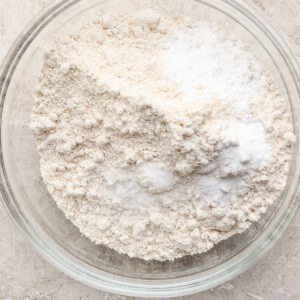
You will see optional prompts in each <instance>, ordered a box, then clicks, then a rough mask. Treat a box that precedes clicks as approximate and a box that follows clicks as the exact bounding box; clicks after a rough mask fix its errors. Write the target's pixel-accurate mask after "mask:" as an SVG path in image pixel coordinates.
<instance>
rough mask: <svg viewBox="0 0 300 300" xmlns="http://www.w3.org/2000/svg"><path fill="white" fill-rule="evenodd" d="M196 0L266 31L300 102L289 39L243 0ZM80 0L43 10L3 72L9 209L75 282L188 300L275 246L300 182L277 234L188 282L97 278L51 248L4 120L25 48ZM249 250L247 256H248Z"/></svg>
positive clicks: (2, 179)
mask: <svg viewBox="0 0 300 300" xmlns="http://www.w3.org/2000/svg"><path fill="white" fill-rule="evenodd" d="M194 1H196V2H200V3H203V4H206V5H208V6H211V7H213V8H215V9H218V10H219V7H218V5H223V6H224V7H225V8H224V10H223V11H222V12H223V13H224V12H225V13H226V9H228V10H231V11H232V12H231V13H230V15H229V16H230V17H231V18H233V19H236V18H237V19H238V15H243V16H244V17H246V18H247V19H248V20H249V21H250V22H252V23H253V24H255V25H256V26H257V28H259V29H260V30H261V32H262V33H264V35H265V36H266V37H268V39H269V41H270V42H271V43H272V44H273V45H274V46H275V47H276V49H277V50H278V52H279V53H280V55H281V56H282V58H283V59H284V61H285V63H286V65H287V67H288V69H289V72H290V74H291V76H292V77H293V80H294V84H295V87H296V90H297V95H298V99H299V98H300V71H299V65H298V62H297V59H296V58H295V56H294V55H293V53H292V51H291V50H290V48H289V46H288V45H287V44H286V43H285V42H284V40H283V39H282V38H281V37H280V36H279V35H278V33H277V32H276V31H275V30H274V29H273V28H272V27H271V26H270V25H269V24H268V23H267V22H266V21H265V20H264V18H263V17H262V16H260V15H259V14H258V13H257V11H256V10H255V9H254V8H252V7H251V6H250V5H248V4H246V3H245V2H243V1H239V0H217V1H212V0H194ZM80 2H84V0H55V1H54V2H53V3H51V4H50V5H49V6H48V7H46V8H45V9H44V10H42V11H41V12H40V13H39V14H38V15H37V16H36V17H35V18H34V19H33V20H32V21H31V22H30V23H29V24H28V25H27V26H26V27H25V29H24V30H23V31H22V32H21V33H20V35H19V36H18V38H17V39H16V41H15V42H14V43H13V45H12V47H11V48H10V50H9V52H8V54H7V55H6V57H5V59H4V61H3V63H2V66H1V68H0V97H1V98H0V100H1V102H0V122H1V124H0V128H1V135H0V192H1V200H2V203H3V206H4V207H5V209H6V211H7V213H8V215H9V216H10V217H11V219H12V220H13V221H14V223H15V224H16V225H17V227H18V228H19V229H20V230H21V231H22V232H23V233H24V235H25V236H27V238H28V239H29V240H30V242H31V244H32V245H33V246H34V248H35V249H36V250H37V251H38V252H39V253H40V254H41V255H42V256H43V257H45V258H46V259H47V260H48V261H49V262H50V263H52V264H53V265H54V266H56V267H57V268H58V269H59V270H61V271H62V272H64V273H66V274H67V275H69V276H71V277H73V278H74V279H76V280H78V281H81V282H82V283H84V284H87V285H89V286H92V287H95V288H98V289H101V290H103V291H107V292H112V293H118V294H123V295H128V296H139V297H174V296H183V295H188V294H192V293H196V292H200V291H204V290H206V289H210V288H213V287H215V286H217V285H219V284H222V283H224V282H226V281H228V280H230V279H232V278H234V277H235V276H237V275H239V274H241V273H242V272H244V271H245V270H247V269H249V268H250V267H251V266H253V265H254V264H255V263H256V262H257V260H258V259H259V258H261V257H262V256H263V255H264V254H265V253H266V252H267V251H268V250H269V249H270V248H271V247H272V246H273V245H274V244H275V242H276V241H277V240H278V238H279V237H280V236H281V235H282V233H283V232H284V231H285V229H286V228H287V227H288V225H289V224H290V222H291V220H292V218H293V216H294V215H295V213H296V210H297V207H298V205H299V199H298V196H299V191H300V184H298V186H297V188H296V189H295V192H294V195H293V197H292V199H291V201H290V203H289V205H288V206H287V207H286V210H285V211H284V212H283V213H282V216H281V217H280V218H277V219H276V220H272V222H270V224H269V225H268V227H270V226H271V224H272V226H271V227H272V232H266V230H265V231H264V232H263V234H262V235H261V236H259V237H258V238H257V239H256V240H255V241H256V244H255V245H253V244H251V245H249V246H248V247H247V248H246V249H243V250H242V251H241V252H240V253H238V254H237V255H236V256H234V257H232V258H230V259H229V260H228V261H226V262H224V263H222V264H221V265H222V268H219V270H217V271H215V272H214V273H213V274H211V275H209V274H208V275H205V276H202V277H201V276H199V275H200V274H196V275H191V276H187V277H185V278H184V281H182V282H177V283H173V282H170V281H169V282H168V280H161V279H160V280H143V279H141V280H140V281H139V282H137V281H136V280H131V279H129V278H127V277H122V276H115V275H112V274H109V273H107V272H102V274H100V275H98V274H95V273H94V272H92V271H91V270H87V269H86V268H84V266H82V265H79V264H78V263H76V261H72V260H70V259H67V258H66V257H65V256H64V255H63V254H62V253H60V252H58V251H56V249H54V248H53V247H51V245H50V244H49V243H48V242H47V241H46V240H45V239H43V238H42V237H41V236H40V235H39V234H38V232H37V231H36V230H35V229H34V227H33V226H32V224H30V220H28V219H27V218H26V217H25V215H24V214H23V213H22V211H21V210H20V208H19V206H18V202H17V200H16V199H15V196H14V193H13V190H12V188H11V186H10V183H9V180H8V177H7V174H6V169H5V165H4V159H3V152H2V128H3V126H2V122H3V118H2V116H3V107H4V103H5V98H6V93H7V90H8V88H9V84H10V80H11V78H12V76H13V73H14V71H15V69H16V67H17V65H18V62H19V61H20V60H21V58H22V55H23V54H24V53H25V51H26V49H27V48H28V47H30V44H31V42H32V41H33V40H34V38H35V37H36V36H37V35H38V34H39V33H40V31H42V30H43V29H44V28H45V27H46V26H47V25H48V24H49V23H50V22H51V21H52V20H54V19H55V17H56V16H58V15H60V14H61V13H62V12H64V11H65V10H66V9H68V8H70V7H72V6H73V5H75V4H78V3H80ZM299 182H300V180H299V178H298V183H299ZM246 250H247V253H246V252H245V251H246ZM246 254H247V255H246Z"/></svg>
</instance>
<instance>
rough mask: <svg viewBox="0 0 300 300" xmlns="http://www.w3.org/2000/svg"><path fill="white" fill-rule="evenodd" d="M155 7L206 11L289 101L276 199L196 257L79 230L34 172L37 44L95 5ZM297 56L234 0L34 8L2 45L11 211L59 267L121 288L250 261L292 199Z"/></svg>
mask: <svg viewBox="0 0 300 300" xmlns="http://www.w3.org/2000/svg"><path fill="white" fill-rule="evenodd" d="M146 7H147V8H149V7H151V8H155V9H157V10H159V11H160V12H161V13H173V14H174V13H177V14H184V15H188V16H190V17H197V18H206V17H208V18H212V19H214V20H215V21H216V22H218V23H220V25H221V26H224V27H226V28H227V30H230V31H234V32H235V33H236V34H237V35H238V36H239V38H241V39H242V40H244V41H246V42H247V43H248V44H249V45H251V48H252V51H254V52H255V53H256V55H257V57H258V58H259V59H260V61H261V62H262V63H263V64H264V65H265V66H266V67H267V68H268V69H270V70H271V72H272V74H273V76H274V77H275V79H276V80H277V82H278V84H279V85H280V87H281V90H282V94H283V96H284V97H285V98H286V99H287V101H288V102H289V103H290V108H291V112H292V120H291V121H292V122H293V124H294V128H295V133H296V135H297V143H296V145H295V149H294V154H293V160H292V164H291V168H290V175H289V179H288V184H287V187H286V189H285V191H284V192H283V194H282V196H281V197H280V199H278V201H277V202H276V203H275V204H274V205H273V206H272V207H271V208H270V209H269V210H268V212H267V213H266V214H265V215H264V216H263V217H262V218H261V220H260V221H259V222H257V223H255V224H253V225H252V226H251V228H250V229H249V230H248V231H246V232H245V233H244V234H240V235H236V236H234V237H233V238H231V239H229V240H227V241H224V242H222V243H220V244H219V245H217V246H216V247H215V248H213V249H212V250H211V251H209V252H208V253H205V254H201V255H195V256H187V257H184V258H182V259H179V260H176V261H174V262H165V263H159V262H145V261H142V260H139V259H130V258H129V257H127V256H124V255H120V254H118V253H116V252H115V251H113V250H110V249H108V248H106V247H102V246H97V245H95V244H93V243H91V242H90V241H89V240H88V239H86V238H85V237H83V236H82V235H81V234H80V233H79V231H78V229H77V228H76V227H75V226H74V225H72V224H71V222H69V221H68V220H66V219H65V217H64V215H63V213H62V212H61V211H60V210H59V209H58V208H57V207H56V204H55V203H54V201H53V200H52V198H51V197H50V195H49V194H48V192H47V190H46V188H45V186H44V184H43V182H42V179H41V176H40V172H39V157H38V155H37V151H36V146H35V141H34V138H33V136H32V134H31V131H30V129H29V127H28V123H29V115H30V111H31V105H32V94H33V88H34V86H35V85H36V83H37V78H36V77H37V75H38V73H39V70H40V68H41V64H42V57H43V52H44V50H45V49H46V48H47V47H48V46H49V45H51V42H52V41H53V39H54V38H55V37H57V36H59V35H60V34H61V33H62V32H65V31H68V30H71V29H72V28H73V27H74V26H76V24H78V23H79V22H83V21H84V20H85V19H86V20H90V19H91V16H93V15H94V13H95V11H96V10H101V11H102V12H106V11H114V12H124V11H131V12H132V11H135V10H138V9H141V8H146ZM299 78H300V77H299V69H298V66H297V62H296V60H295V58H294V56H293V54H292V53H291V51H290V50H289V48H288V46H287V45H286V44H285V43H284V42H283V40H282V39H281V38H280V37H279V36H278V34H277V33H276V32H275V31H274V30H273V29H272V28H271V27H270V26H269V25H268V24H267V23H266V22H265V21H264V20H263V19H262V18H261V17H259V16H258V15H257V13H256V12H255V11H254V10H253V9H251V8H250V7H248V6H247V5H245V4H243V3H242V1H239V0H201V1H196V0H176V1H174V0H151V1H143V0H140V1H139V0H112V1H103V0H61V1H55V2H54V3H53V4H52V5H51V6H49V7H48V8H47V9H46V10H44V11H43V12H42V13H41V14H40V15H39V16H37V17H36V18H35V19H34V20H33V21H32V22H31V23H30V24H29V25H28V26H27V27H26V28H25V29H24V31H23V32H22V34H21V35H20V36H19V38H18V39H17V41H16V42H15V43H14V45H13V47H12V48H11V50H10V52H9V53H8V55H7V57H6V59H5V61H4V63H3V65H2V68H1V79H0V88H1V92H0V96H1V154H0V160H1V177H0V180H1V193H2V201H3V204H4V206H5V207H6V209H7V211H8V213H9V214H10V215H11V217H12V219H13V220H14V221H15V223H16V224H17V225H18V227H19V228H20V229H21V230H22V231H23V232H24V234H25V235H26V236H27V237H28V238H29V240H30V241H31V242H32V244H33V245H34V246H35V248H36V249H37V250H38V251H39V252H40V253H41V254H42V255H43V256H44V257H45V258H46V259H48V260H49V261H50V262H52V263H53V264H54V265H55V266H57V268H59V269H60V270H61V271H63V272H64V273H66V274H68V275H70V276H72V277H74V278H75V279H78V280H80V281H82V282H83V283H86V284H88V285H90V286H93V287H96V288H99V289H102V290H105V291H109V292H113V293H119V294H124V295H132V296H140V297H171V296H180V295H186V294H191V293H195V292H199V291H203V290H205V289H209V288H212V287H214V286H216V285H218V284H221V283H223V282H225V281H227V280H229V279H231V278H233V277H234V276H236V275H238V274H240V273H241V272H243V271H245V270H246V269H247V268H249V267H250V266H252V265H253V264H254V263H255V262H256V261H257V260H258V258H260V257H261V256H262V255H263V254H264V253H265V252H266V251H267V250H268V249H269V248H270V247H271V246H272V245H273V244H274V243H275V241H276V240H277V239H278V238H279V237H280V235H281V234H282V233H283V231H284V229H286V227H287V226H288V224H289V223H290V221H291V219H292V217H293V215H294V213H295V211H296V209H297V205H298V202H299V201H298V189H299V180H300V176H299V175H300V172H299V171H300V170H299V166H300V162H299V157H300V156H299V139H298V137H299V132H298V130H299V128H298V127H299V126H298V122H299V117H300V110H299V95H300V84H299V83H300V81H299Z"/></svg>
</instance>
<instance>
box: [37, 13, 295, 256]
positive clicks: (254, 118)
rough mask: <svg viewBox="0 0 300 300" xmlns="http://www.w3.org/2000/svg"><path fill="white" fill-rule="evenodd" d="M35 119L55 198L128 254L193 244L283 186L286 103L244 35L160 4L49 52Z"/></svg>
mask: <svg viewBox="0 0 300 300" xmlns="http://www.w3.org/2000/svg"><path fill="white" fill-rule="evenodd" d="M39 81H40V85H39V86H38V88H37V91H36V94H35V101H34V107H33V113H32V122H31V128H32V130H33V132H34V134H35V136H36V139H37V144H38V151H39V154H40V157H41V172H42V176H43V179H44V182H45V184H46V185H47V188H48V190H49V192H50V194H51V195H52V197H53V198H54V200H55V201H56V203H57V205H58V207H59V208H60V209H61V210H62V211H63V212H64V213H65V215H66V217H67V218H68V219H70V220H71V221H72V222H73V223H74V224H75V225H76V226H77V227H78V228H79V229H80V231H81V233H82V234H84V235H85V236H87V237H88V238H89V239H91V241H93V242H95V243H97V244H104V245H106V246H108V247H110V248H112V249H115V250H116V251H118V252H120V253H124V254H127V255H129V256H130V257H139V258H142V259H144V260H151V259H155V260H160V261H163V260H174V259H176V258H180V257H182V256H184V255H190V254H196V253H203V252H206V251H208V250H210V249H211V248H213V247H214V245H215V244H216V243H218V242H220V241H221V240H224V239H226V238H228V237H230V236H232V235H234V234H236V233H240V232H243V231H244V230H246V229H247V228H248V227H249V226H250V225H251V223H252V222H255V221H258V220H259V218H260V215H261V214H263V213H265V212H266V210H267V207H268V206H270V205H271V204H272V203H273V202H274V201H275V200H276V198H277V197H278V196H279V195H280V193H281V192H282V190H283V189H284V187H285V184H286V179H287V174H288V170H289V162H290V159H291V153H292V144H293V143H294V142H295V136H294V134H293V128H292V125H291V124H290V122H289V112H288V105H287V103H286V101H285V100H284V99H283V97H281V96H280V92H279V90H278V88H277V86H276V85H275V83H274V82H273V80H272V77H271V76H270V74H269V73H268V72H267V71H266V70H264V69H263V68H262V66H261V64H260V63H259V61H258V60H257V58H256V57H255V56H254V55H253V54H252V53H251V52H250V51H249V49H248V47H247V45H245V44H244V43H242V42H241V41H239V40H236V39H235V38H234V36H232V35H231V34H229V33H227V32H224V30H223V29H221V28H219V27H218V26H217V25H215V24H213V23H210V22H207V21H204V20H201V21H197V22H196V21H191V20H186V19H184V18H180V17H178V16H167V17H165V16H164V17H163V16H160V15H159V14H158V13H157V12H156V11H151V10H146V11H140V12H138V13H137V14H135V15H127V14H124V15H116V16H113V15H108V14H106V15H103V16H102V18H99V19H98V20H95V21H94V22H92V23H90V24H86V25H85V26H84V27H82V28H81V29H80V30H77V31H75V32H73V33H71V34H69V35H67V36H65V37H63V38H60V39H58V40H57V41H56V43H55V45H54V46H53V48H51V49H49V51H47V53H46V54H45V58H44V65H43V69H42V74H41V76H40V80H39Z"/></svg>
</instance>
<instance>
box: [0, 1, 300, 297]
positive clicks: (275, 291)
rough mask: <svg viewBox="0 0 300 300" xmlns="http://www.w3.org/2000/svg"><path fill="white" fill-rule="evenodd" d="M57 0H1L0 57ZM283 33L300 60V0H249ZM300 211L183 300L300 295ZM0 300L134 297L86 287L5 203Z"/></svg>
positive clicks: (0, 214) (0, 219)
mask: <svg viewBox="0 0 300 300" xmlns="http://www.w3.org/2000/svg"><path fill="white" fill-rule="evenodd" d="M51 2H52V0H22V1H20V0H9V1H7V0H0V61H2V59H3V57H4V55H5V53H6V52H7V51H8V49H9V47H10V45H11V44H12V42H13V41H14V39H15V38H16V36H17V35H18V33H19V32H20V31H21V30H22V29H23V27H24V26H25V25H26V24H27V23H28V22H29V21H30V19H31V18H32V17H33V16H34V15H36V14H37V13H38V12H39V11H40V10H41V9H42V8H43V7H45V6H46V5H47V4H49V3H51ZM247 2H248V3H249V4H251V5H252V6H253V7H255V8H256V9H257V10H258V11H259V12H260V13H261V14H263V15H264V16H265V17H266V18H267V19H269V21H270V22H271V23H272V24H273V26H274V27H275V28H276V29H277V30H279V31H280V32H282V34H283V35H284V37H285V38H286V40H287V42H289V43H290V44H291V45H292V47H293V48H294V51H295V53H296V54H297V55H298V57H299V58H300V30H299V28H300V18H299V14H300V1H299V0H289V1H284V0H247ZM299 249H300V211H298V212H297V214H296V217H295V219H294V221H293V222H292V224H291V226H290V227H289V229H288V230H287V232H286V233H285V235H284V236H283V237H282V238H281V240H280V241H279V242H278V243H277V244H276V246H275V247H274V248H273V249H272V250H271V251H270V253H269V254H268V255H267V256H265V257H264V258H263V259H262V260H261V261H259V262H258V264H257V265H256V266H255V267H253V268H252V269H251V270H249V271H247V272H246V273H244V274H242V275H241V276H239V277H237V278H235V279H234V280H231V281H230V282H227V283H225V284H223V285H221V286H219V287H217V288H215V289H213V290H209V291H206V292H203V293H200V294H197V295H193V296H187V297H182V298H178V299H181V300H183V299H184V300H196V299H202V300H218V299H221V300H223V299H224V300H225V299H230V300H231V299H233V300H235V299H236V300H238V299H239V300H240V299H242V300H244V299H249V300H251V299H253V300H265V299H267V300H269V299H270V300H273V299H279V300H281V299H282V300H285V299H292V300H294V299H295V300H297V299H300V285H299V279H300V251H299ZM0 253H1V255H0V299H59V300H69V299H70V300H77V299H78V300H79V299H91V300H93V299H103V300H104V299H107V300H108V299H112V300H114V299H124V300H129V299H131V300H132V299H133V298H132V297H124V296H118V295H112V294H108V293H103V292H100V291H97V290H95V289H92V288H90V287H87V286H84V285H82V284H81V283H79V282H76V281H74V280H73V279H71V278H69V277H67V276H66V275H64V274H63V273H61V272H59V271H57V270H56V269H55V268H54V267H53V266H51V265H49V264H48V263H47V262H46V261H44V260H43V259H42V258H41V257H40V256H39V254H37V253H36V252H35V250H34V249H33V248H32V247H31V245H30V244H29V243H28V241H27V240H25V239H24V238H23V237H22V235H21V233H20V232H19V231H18V230H17V228H16V227H15V225H14V224H13V223H12V221H11V220H10V219H9V218H8V216H7V215H6V212H5V211H4V208H3V207H2V206H1V205H0Z"/></svg>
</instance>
